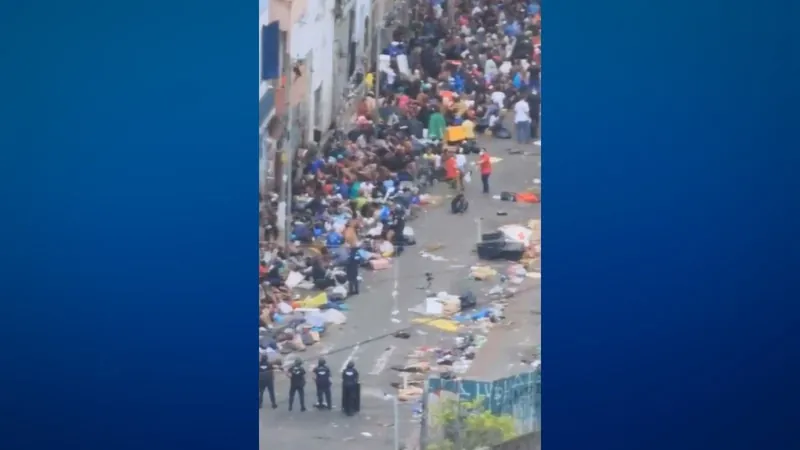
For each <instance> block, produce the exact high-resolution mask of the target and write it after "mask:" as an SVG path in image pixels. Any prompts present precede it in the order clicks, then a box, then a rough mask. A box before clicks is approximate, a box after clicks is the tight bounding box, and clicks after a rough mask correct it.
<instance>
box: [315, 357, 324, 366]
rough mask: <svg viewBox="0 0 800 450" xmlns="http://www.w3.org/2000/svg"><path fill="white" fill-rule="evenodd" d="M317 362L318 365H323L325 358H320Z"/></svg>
mask: <svg viewBox="0 0 800 450" xmlns="http://www.w3.org/2000/svg"><path fill="white" fill-rule="evenodd" d="M317 364H318V365H320V366H324V365H325V358H320V359H319V361H317Z"/></svg>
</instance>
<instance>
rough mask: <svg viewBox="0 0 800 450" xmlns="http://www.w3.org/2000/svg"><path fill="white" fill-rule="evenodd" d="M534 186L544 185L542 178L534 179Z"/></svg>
mask: <svg viewBox="0 0 800 450" xmlns="http://www.w3.org/2000/svg"><path fill="white" fill-rule="evenodd" d="M533 184H542V180H541V179H540V178H534V179H533Z"/></svg>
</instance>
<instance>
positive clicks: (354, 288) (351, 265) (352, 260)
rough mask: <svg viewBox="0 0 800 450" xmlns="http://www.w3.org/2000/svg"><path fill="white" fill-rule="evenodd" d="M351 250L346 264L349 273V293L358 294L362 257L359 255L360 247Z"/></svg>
mask: <svg viewBox="0 0 800 450" xmlns="http://www.w3.org/2000/svg"><path fill="white" fill-rule="evenodd" d="M349 252H350V254H349V256H348V257H347V265H346V266H345V271H346V273H347V289H348V293H347V294H348V295H358V269H359V266H360V264H361V258H360V257H359V256H358V248H351V249H349Z"/></svg>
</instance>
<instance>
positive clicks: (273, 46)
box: [261, 22, 280, 80]
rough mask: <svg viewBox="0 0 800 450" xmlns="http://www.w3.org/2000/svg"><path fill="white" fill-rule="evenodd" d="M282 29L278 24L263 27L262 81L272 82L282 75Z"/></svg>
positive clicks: (273, 23)
mask: <svg viewBox="0 0 800 450" xmlns="http://www.w3.org/2000/svg"><path fill="white" fill-rule="evenodd" d="M279 48H280V29H279V28H278V22H272V23H271V24H269V25H264V26H262V27H261V79H262V80H271V79H273V78H278V75H279V74H280V67H279V65H280V64H279V63H280V57H279V55H278V52H279Z"/></svg>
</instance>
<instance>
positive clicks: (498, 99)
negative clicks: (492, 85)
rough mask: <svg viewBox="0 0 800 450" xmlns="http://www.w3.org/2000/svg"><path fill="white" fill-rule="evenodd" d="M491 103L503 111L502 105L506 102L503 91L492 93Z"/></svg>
mask: <svg viewBox="0 0 800 450" xmlns="http://www.w3.org/2000/svg"><path fill="white" fill-rule="evenodd" d="M491 98H492V103H494V104H495V105H497V107H498V108H500V109H503V103H504V102H505V101H506V94H505V92H503V91H494V92H492V97H491Z"/></svg>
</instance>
